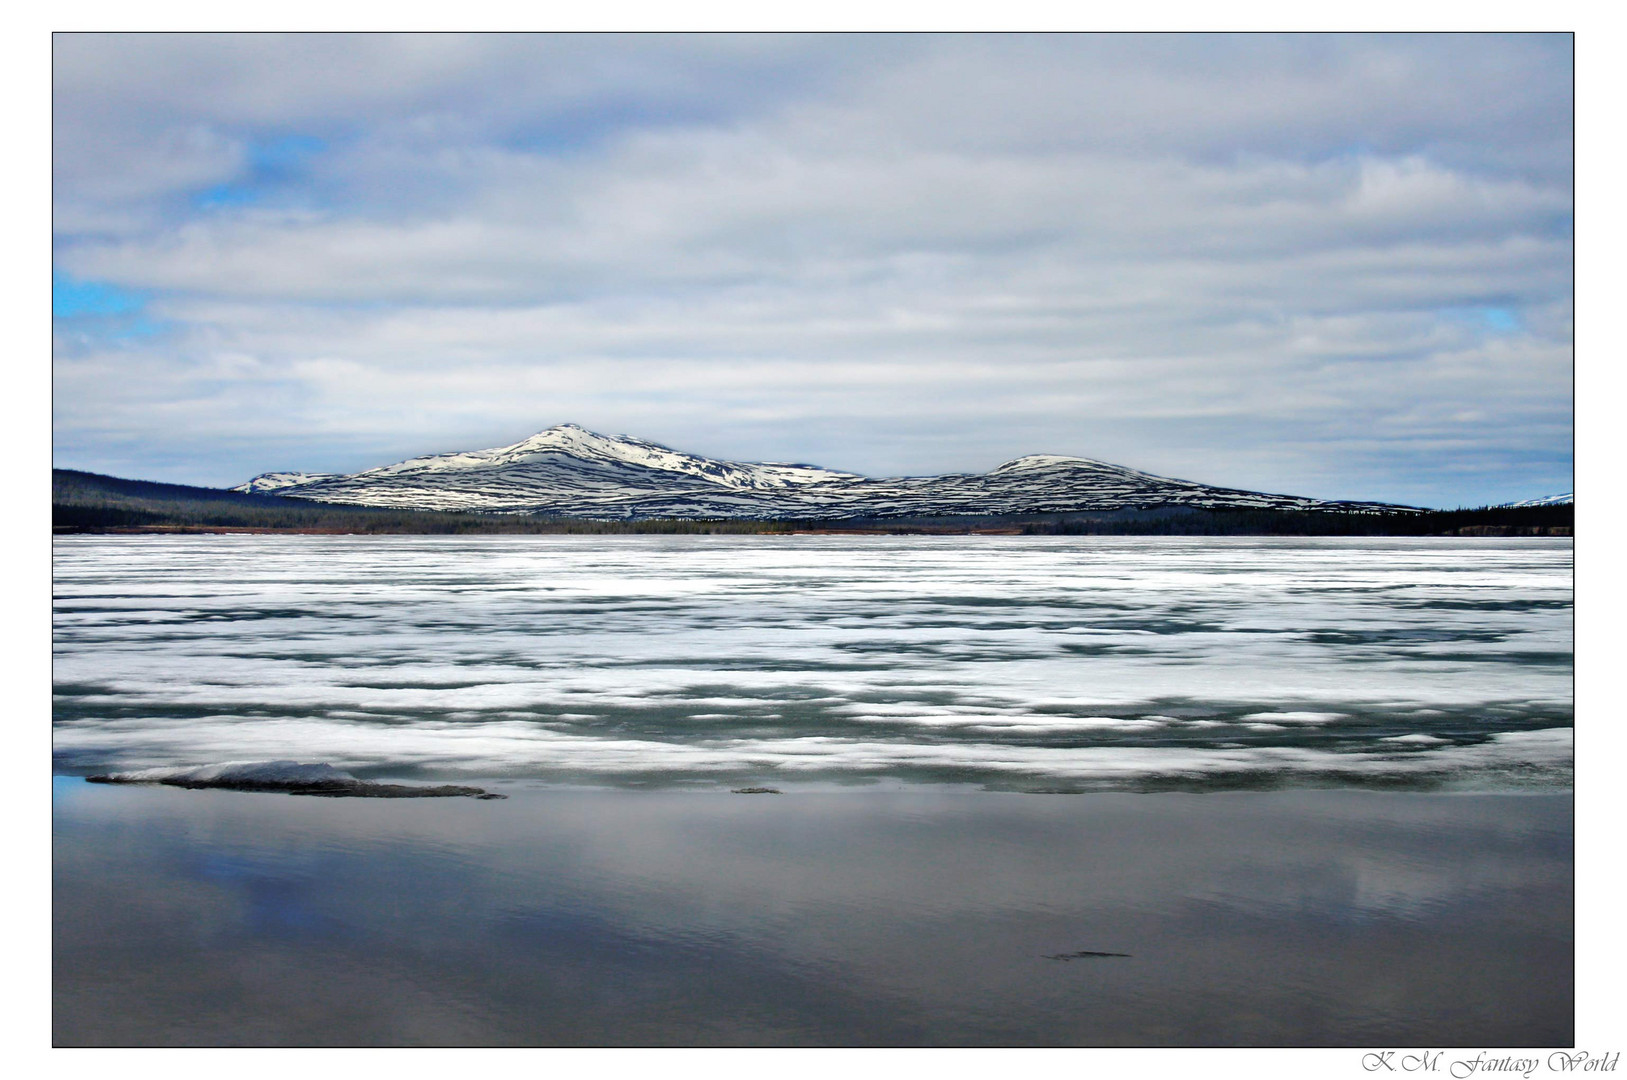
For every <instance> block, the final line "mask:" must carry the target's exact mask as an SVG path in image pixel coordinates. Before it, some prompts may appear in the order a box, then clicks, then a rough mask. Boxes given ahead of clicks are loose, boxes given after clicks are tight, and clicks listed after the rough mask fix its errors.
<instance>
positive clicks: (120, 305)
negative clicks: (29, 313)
mask: <svg viewBox="0 0 1627 1080" xmlns="http://www.w3.org/2000/svg"><path fill="white" fill-rule="evenodd" d="M143 303H145V301H143V300H142V298H141V297H140V296H139V295H137V294H136V293H133V292H127V291H126V290H124V289H120V288H118V287H117V286H115V285H109V284H107V283H106V282H102V281H76V280H74V279H73V278H71V277H69V276H68V275H66V274H64V273H61V272H60V271H57V270H53V271H51V317H52V318H53V319H73V318H78V317H80V316H84V315H104V316H105V315H129V314H131V313H132V312H136V311H140V310H141V307H142V305H143Z"/></svg>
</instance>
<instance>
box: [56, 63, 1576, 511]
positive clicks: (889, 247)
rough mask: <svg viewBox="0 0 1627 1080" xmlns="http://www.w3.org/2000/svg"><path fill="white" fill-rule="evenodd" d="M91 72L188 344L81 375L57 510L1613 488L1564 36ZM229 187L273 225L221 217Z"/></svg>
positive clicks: (67, 204)
mask: <svg viewBox="0 0 1627 1080" xmlns="http://www.w3.org/2000/svg"><path fill="white" fill-rule="evenodd" d="M57 40H58V45H57V48H56V68H57V74H56V79H57V106H56V129H57V131H58V142H59V146H60V147H62V149H60V150H59V153H58V156H57V161H56V168H57V176H58V183H57V207H56V210H57V249H56V261H57V265H58V266H59V268H62V269H64V270H66V271H67V272H69V273H71V274H74V275H76V276H79V277H82V278H86V279H90V280H96V281H105V282H110V283H113V284H115V285H117V286H121V287H124V288H128V289H132V290H137V291H139V292H141V293H143V294H144V295H148V296H150V297H151V300H150V303H149V307H148V310H147V312H145V313H144V314H145V315H146V316H147V317H149V318H151V319H155V320H159V319H161V320H164V322H163V324H162V326H163V329H162V331H161V332H159V333H156V334H153V333H149V334H148V335H146V336H140V335H137V336H126V337H123V338H119V339H116V340H110V339H107V338H106V337H105V336H104V337H103V338H97V337H96V336H95V335H94V334H92V335H91V336H89V337H87V336H85V335H83V334H80V333H78V332H77V328H68V329H64V330H63V331H62V332H59V335H58V349H57V353H56V388H57V399H58V413H57V420H56V430H57V442H58V463H59V464H65V465H78V466H81V467H92V468H94V467H99V466H107V465H108V464H109V463H111V462H114V461H121V462H126V463H127V464H128V466H129V467H130V468H132V469H137V470H139V469H142V468H144V467H145V466H144V464H143V463H144V462H153V463H156V462H159V461H163V462H165V463H167V464H166V469H167V470H168V475H167V477H166V478H174V479H184V480H194V481H203V482H213V483H226V482H230V481H235V480H237V479H241V476H239V475H238V474H239V473H241V474H243V475H247V474H248V473H251V472H257V471H261V470H262V469H265V468H272V467H302V468H310V469H344V468H356V467H360V466H363V465H369V464H379V463H382V462H384V461H387V460H392V459H394V458H395V457H399V456H405V455H406V454H408V453H414V452H421V451H426V450H444V449H452V448H468V447H469V446H472V445H475V444H480V445H495V444H498V443H501V442H503V441H508V440H509V439H510V438H511V437H514V438H517V437H519V436H521V435H523V434H526V433H527V432H528V431H530V430H534V429H536V428H540V427H542V426H545V425H547V424H550V423H554V422H558V421H561V420H575V421H578V422H581V423H585V424H588V425H589V426H599V427H603V428H609V429H612V430H616V431H629V432H632V433H635V434H639V435H643V436H645V437H650V438H656V439H663V440H666V441H669V442H674V443H677V444H678V445H680V446H683V447H684V448H686V449H695V450H699V451H703V452H712V453H719V454H733V455H735V456H741V457H756V458H774V459H781V460H784V459H795V460H815V461H819V462H820V463H822V464H828V465H831V466H834V467H846V468H854V469H858V470H861V471H867V472H872V473H887V472H923V471H945V470H949V469H970V468H987V467H989V466H991V465H993V464H995V463H997V462H998V461H1000V460H1004V459H1006V458H1010V457H1013V456H1016V455H1017V454H1020V453H1025V452H1031V451H1050V452H1071V453H1082V454H1089V455H1092V456H1097V457H1105V458H1109V459H1114V460H1120V461H1123V462H1125V463H1126V464H1131V465H1135V466H1138V467H1144V468H1149V469H1154V470H1157V471H1163V472H1167V473H1172V474H1174V475H1187V476H1192V477H1193V478H1196V479H1204V480H1210V481H1213V482H1220V483H1231V484H1236V485H1239V486H1256V487H1264V488H1269V489H1276V490H1286V491H1293V492H1295V493H1303V494H1315V495H1328V496H1342V497H1376V498H1395V499H1402V500H1406V501H1433V502H1438V503H1455V502H1458V501H1470V502H1472V501H1479V500H1480V499H1483V498H1492V497H1501V496H1503V495H1504V494H1506V495H1507V497H1514V496H1516V495H1521V494H1542V493H1544V492H1545V491H1546V490H1547V489H1548V488H1549V487H1552V488H1554V490H1562V489H1568V488H1569V470H1570V457H1569V439H1570V432H1569V394H1570V333H1571V329H1570V307H1569V295H1570V285H1571V282H1570V255H1571V241H1570V231H1569V230H1570V224H1569V222H1570V210H1571V206H1570V190H1569V184H1570V150H1569V143H1568V131H1569V114H1570V104H1571V103H1570V97H1569V93H1570V91H1569V79H1570V57H1569V48H1568V40H1567V39H1564V38H1563V37H1495V38H1494V37H1489V36H1470V37H1431V36H1422V35H1415V36H1400V37H1385V38H1358V37H1346V36H1331V37H1311V38H1303V37H1285V38H1284V37H1271V38H1261V37H1244V38H1214V37H1199V38H1172V37H1155V38H1127V37H1120V36H1112V37H1105V38H1093V37H1078V36H1064V37H1050V38H1033V37H976V36H972V37H949V38H921V37H908V38H847V37H844V38H836V39H811V38H785V39H739V38H720V39H719V38H684V39H670V38H634V39H628V38H621V39H617V38H608V39H607V38H592V39H582V38H546V37H544V38H526V37H476V38H439V37H437V38H434V39H412V38H408V39H398V38H361V39H354V40H347V41H342V42H341V41H333V40H329V39H326V38H320V37H317V38H312V37H301V38H295V39H287V40H284V39H265V38H251V39H239V38H228V39H215V38H207V37H202V38H199V37H189V38H165V37H141V38H117V37H115V38H91V37H80V36H72V35H70V36H67V37H65V38H64V37H59V38H58V39H57ZM109 133H113V134H114V135H115V136H116V137H107V136H108V135H109ZM294 136H313V137H316V138H319V139H322V140H324V142H323V144H322V147H323V148H322V149H321V150H320V151H319V152H314V153H310V154H307V155H306V156H304V157H301V158H300V159H299V160H298V161H295V162H293V163H278V162H275V161H273V162H271V163H270V164H269V165H268V164H266V163H265V162H264V161H263V160H262V159H264V158H265V157H266V155H267V153H268V152H267V150H266V147H268V146H269V147H275V146H276V145H278V140H279V139H287V138H289V137H294ZM222 184H226V185H233V184H235V185H237V186H238V187H240V188H243V189H244V190H245V191H248V192H249V193H250V194H251V195H252V201H250V199H249V198H247V197H246V198H245V199H243V200H240V202H241V205H238V204H234V203H231V202H228V203H227V204H226V205H221V206H215V207H207V208H200V207H198V206H197V205H196V198H195V197H196V196H197V195H198V194H199V193H200V192H201V191H203V190H205V189H207V188H210V187H214V186H217V185H222ZM114 372H117V373H118V377H113V373H114ZM272 446H276V447H277V448H278V449H279V451H281V452H283V453H286V454H289V455H292V456H293V457H295V458H297V460H291V459H289V458H286V457H285V458H279V459H277V460H268V459H267V458H266V457H264V456H262V455H263V454H265V453H267V452H268V451H267V450H266V449H265V448H268V447H272ZM210 447H214V448H215V449H214V450H213V451H211V450H209V448H210ZM116 448H122V449H116ZM143 448H146V449H143ZM1443 448H1448V449H1444V450H1443ZM70 458H71V460H69V459H70ZM153 473H154V470H153V469H151V468H148V469H147V470H146V473H145V474H146V475H152V474H153Z"/></svg>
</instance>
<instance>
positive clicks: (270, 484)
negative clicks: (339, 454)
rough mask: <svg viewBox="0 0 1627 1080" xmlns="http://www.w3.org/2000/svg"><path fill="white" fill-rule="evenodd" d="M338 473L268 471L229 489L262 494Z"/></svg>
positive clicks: (323, 478)
mask: <svg viewBox="0 0 1627 1080" xmlns="http://www.w3.org/2000/svg"><path fill="white" fill-rule="evenodd" d="M339 475H340V474H339V473H308V472H268V473H261V474H260V475H259V476H256V477H255V478H254V479H253V480H249V481H246V482H244V483H241V484H238V485H237V486H236V487H234V488H232V489H231V490H233V491H241V492H243V493H244V494H246V495H263V494H265V493H266V492H269V491H282V490H283V489H284V488H291V487H299V486H300V485H301V484H311V483H315V482H316V481H318V480H331V479H333V478H334V477H336V476H339Z"/></svg>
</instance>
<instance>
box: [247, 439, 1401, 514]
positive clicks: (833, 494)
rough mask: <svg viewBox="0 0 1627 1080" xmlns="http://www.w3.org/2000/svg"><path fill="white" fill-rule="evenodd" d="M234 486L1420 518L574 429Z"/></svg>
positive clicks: (616, 503) (926, 508)
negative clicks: (344, 472)
mask: <svg viewBox="0 0 1627 1080" xmlns="http://www.w3.org/2000/svg"><path fill="white" fill-rule="evenodd" d="M236 490H238V491H242V492H270V491H275V492H276V494H278V495H279V496H282V497H285V498H290V499H306V500H311V501H317V502H330V503H346V504H350V505H359V506H388V507H395V508H400V509H410V510H459V511H476V512H482V513H495V514H544V515H548V516H553V517H563V518H589V519H593V520H600V521H638V520H648V519H655V518H690V519H737V520H763V521H852V520H870V519H874V520H888V519H901V518H922V517H944V516H960V517H965V516H989V515H998V516H1011V515H1015V514H1058V513H1061V514H1068V513H1081V512H1092V513H1096V512H1107V511H1119V510H1152V509H1159V508H1168V507H1187V508H1192V509H1201V510H1283V511H1308V512H1322V511H1327V512H1333V513H1341V514H1348V513H1368V514H1405V513H1417V512H1418V510H1417V508H1416V507H1404V506H1393V505H1389V504H1386V503H1371V502H1333V501H1328V500H1324V499H1311V498H1304V497H1301V496H1297V495H1273V494H1268V493H1265V492H1259V491H1244V490H1240V489H1236V488H1222V487H1214V486H1212V485H1209V484H1199V483H1195V482H1193V481H1190V480H1174V479H1171V478H1169V477H1165V476H1154V475H1152V474H1151V473H1144V472H1139V471H1137V470H1135V469H1129V468H1125V467H1124V466H1122V465H1113V464H1110V463H1108V462H1105V461H1096V460H1094V459H1091V458H1080V457H1065V456H1061V455H1056V454H1030V455H1028V456H1027V457H1020V458H1017V459H1015V460H1013V461H1008V462H1006V463H1005V464H1004V465H1001V466H999V467H997V468H995V469H993V470H991V471H989V472H986V473H951V474H948V475H944V476H902V477H892V478H887V479H877V478H873V477H867V476H859V475H857V474H855V473H846V472H837V471H834V470H831V469H822V468H819V467H818V466H815V465H784V464H757V463H751V462H739V461H720V460H716V459H712V458H705V457H700V456H698V455H695V454H687V453H684V452H682V451H678V450H673V449H670V448H668V447H665V446H661V445H659V444H657V443H652V442H646V441H645V440H643V439H635V438H632V437H631V436H627V435H616V436H610V435H599V434H596V433H594V432H591V431H588V430H587V429H585V428H581V427H578V426H576V425H575V424H561V425H559V426H558V427H551V428H549V429H548V430H546V431H542V432H538V433H537V434H536V435H533V436H531V437H530V438H528V439H524V440H522V441H520V442H517V443H515V444H513V445H511V446H500V447H496V448H494V449H490V450H469V451H462V452H458V453H450V454H433V455H430V456H429V457H420V458H413V459H411V460H409V461H402V462H398V463H396V464H394V465H384V466H381V467H379V468H376V469H367V470H365V471H363V472H359V473H353V474H351V475H348V476H331V475H321V474H309V473H294V472H278V473H262V474H261V475H260V476H257V477H255V478H254V479H252V480H250V481H248V482H246V483H244V484H241V485H239V486H238V488H237V489H236Z"/></svg>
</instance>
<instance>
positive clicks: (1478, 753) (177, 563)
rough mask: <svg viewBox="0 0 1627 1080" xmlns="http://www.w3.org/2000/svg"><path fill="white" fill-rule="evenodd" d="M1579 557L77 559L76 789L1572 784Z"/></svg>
mask: <svg viewBox="0 0 1627 1080" xmlns="http://www.w3.org/2000/svg"><path fill="white" fill-rule="evenodd" d="M1570 575H1571V547H1570V541H1568V540H1497V539H1492V538H1472V539H1408V540H1343V539H1339V540H1324V539H1309V540H1307V539H1242V538H1227V539H1219V540H1215V539H1186V538H1145V537H1135V538H1098V537H1081V538H1060V537H1056V538H1052V537H1045V538H1040V537H1035V538H1026V537H1024V538H1019V537H945V538H924V537H907V538H877V537H872V538H850V537H783V536H781V537H773V536H747V537H706V536H687V537H670V538H661V537H591V536H584V537H570V536H548V537H473V538H457V537H315V536H313V537H72V538H61V539H58V540H57V541H56V545H55V589H56V604H55V612H54V620H55V621H54V626H55V634H54V644H55V663H54V672H53V676H54V681H55V688H56V699H55V701H56V705H55V725H56V726H55V750H56V755H57V759H58V762H59V764H60V765H61V766H62V767H66V768H71V769H75V770H106V769H114V768H117V769H132V768H145V767H173V766H177V765H181V764H186V763H191V762H197V761H231V760H238V761H241V760H245V759H249V758H254V759H259V760H266V759H277V758H296V757H297V758H300V759H302V760H310V759H318V760H322V761H328V762H332V763H334V764H335V765H336V766H337V767H339V768H344V769H348V770H351V771H353V772H357V771H359V773H358V774H359V775H387V774H410V773H422V774H425V775H442V776H476V775H480V776H494V775H519V776H540V777H544V778H550V779H560V780H573V781H580V780H594V781H611V782H628V781H631V782H662V783H673V782H689V781H698V782H704V783H708V784H713V783H720V782H721V783H730V782H734V781H736V780H752V779H765V778H771V777H776V776H777V777H780V778H782V779H783V778H789V779H792V780H795V779H797V778H809V779H837V780H845V779H875V778H895V779H904V780H917V781H953V782H971V783H979V784H986V785H991V786H999V787H1028V788H1043V789H1063V790H1071V789H1077V788H1088V787H1098V786H1122V785H1131V786H1143V785H1146V784H1154V785H1165V784H1175V785H1177V786H1179V785H1198V786H1202V785H1207V784H1212V783H1232V782H1245V783H1283V782H1287V783H1295V782H1313V783H1324V782H1339V783H1344V782H1352V781H1355V782H1366V781H1382V782H1405V783H1438V782H1446V783H1463V784H1492V785H1494V786H1505V785H1509V784H1514V785H1522V784H1530V783H1541V784H1553V783H1561V784H1563V783H1568V782H1569V775H1570V772H1569V770H1570V753H1571V751H1570V741H1569V738H1570V732H1569V728H1570V725H1571V722H1572V721H1571V715H1572V707H1571V683H1570V679H1571V670H1572V663H1571V649H1572V645H1571V613H1572V605H1571V576H1570Z"/></svg>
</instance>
